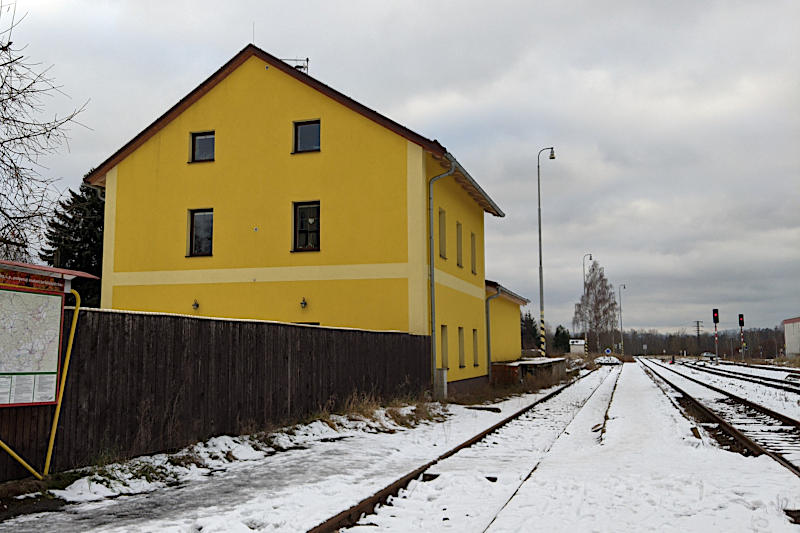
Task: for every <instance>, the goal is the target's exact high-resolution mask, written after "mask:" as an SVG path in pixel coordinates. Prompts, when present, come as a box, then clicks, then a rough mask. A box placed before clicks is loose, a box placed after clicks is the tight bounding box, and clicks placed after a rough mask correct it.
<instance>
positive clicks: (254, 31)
mask: <svg viewBox="0 0 800 533" xmlns="http://www.w3.org/2000/svg"><path fill="white" fill-rule="evenodd" d="M251 42H252V43H253V44H256V21H255V20H254V21H253V40H252V41H251Z"/></svg>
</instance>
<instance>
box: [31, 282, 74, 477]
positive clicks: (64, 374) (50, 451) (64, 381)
mask: <svg viewBox="0 0 800 533" xmlns="http://www.w3.org/2000/svg"><path fill="white" fill-rule="evenodd" d="M69 292H71V293H72V294H73V295H74V296H75V311H74V312H73V313H72V326H71V327H70V328H69V341H68V343H67V356H66V357H65V358H64V371H63V372H62V373H61V386H60V387H59V388H58V400H57V402H56V413H55V415H53V427H52V428H51V429H50V443H49V444H48V445H47V458H46V459H45V460H44V475H45V476H46V475H47V474H48V472H50V459H52V457H53V445H54V444H55V443H56V429H57V428H58V416H59V415H60V414H61V401H62V400H63V399H64V387H65V386H66V384H67V371H68V370H69V358H70V356H71V355H72V341H73V340H75V326H77V325H78V311H80V309H81V295H80V294H78V291H76V290H74V289H71V290H70V291H69ZM34 475H35V474H34ZM39 479H41V478H39Z"/></svg>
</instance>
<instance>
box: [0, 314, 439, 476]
mask: <svg viewBox="0 0 800 533" xmlns="http://www.w3.org/2000/svg"><path fill="white" fill-rule="evenodd" d="M71 319H72V312H71V311H67V313H66V315H65V317H64V324H65V334H64V338H65V339H66V337H67V334H66V332H67V331H68V329H69V323H70V320H71ZM65 344H66V341H65ZM429 354H430V337H426V336H418V335H409V334H406V333H395V332H374V331H360V330H349V329H333V328H320V327H311V326H299V325H292V324H279V323H270V322H257V321H236V320H217V319H206V318H194V317H186V316H175V315H162V314H146V313H129V312H114V311H100V310H92V309H88V310H81V312H80V317H79V320H78V328H77V332H76V336H75V344H74V347H73V354H72V362H71V363H70V368H69V374H68V379H67V385H66V389H65V393H64V403H63V407H62V412H61V417H60V420H59V428H58V435H57V437H56V446H55V452H54V456H53V467H52V471H59V470H67V469H70V468H75V467H79V466H86V465H90V464H94V463H95V462H97V460H98V459H100V458H102V457H109V456H111V457H114V458H127V457H134V456H137V455H144V454H151V453H155V452H160V451H168V450H175V449H178V448H181V447H183V446H186V445H189V444H191V443H194V442H198V441H202V440H204V439H207V438H209V437H212V436H215V435H222V434H230V435H237V434H244V433H250V432H255V431H258V430H261V429H264V428H267V427H270V426H271V425H275V424H279V423H281V422H282V421H286V420H291V419H295V418H298V417H302V416H305V415H308V414H311V413H314V412H315V411H318V410H320V409H321V408H322V407H325V406H328V407H336V406H338V405H341V404H342V403H343V402H344V401H346V400H347V399H348V398H349V397H350V396H351V395H353V394H355V393H372V394H375V395H376V396H378V397H383V398H385V397H388V396H391V395H395V394H405V393H412V394H413V393H417V392H419V391H421V390H422V389H424V388H427V387H429V384H430V360H429V357H430V356H429ZM54 410H55V407H54V406H33V407H5V408H0V439H2V440H3V441H5V442H6V443H7V444H9V445H10V446H11V447H12V448H13V449H14V450H15V451H17V453H19V454H20V455H21V456H22V457H23V458H25V459H26V460H27V461H28V462H29V463H30V464H31V465H32V466H34V468H36V469H38V470H40V471H41V469H42V467H43V464H44V458H45V453H46V449H47V439H48V435H49V431H50V424H51V423H52V416H53V412H54ZM28 475H29V474H28V472H27V471H26V470H25V469H23V468H22V467H21V466H20V465H19V464H18V463H17V462H16V461H14V460H13V459H12V458H11V457H9V456H8V455H7V454H6V453H5V452H3V451H2V450H0V481H5V480H11V479H19V478H23V477H27V476H28Z"/></svg>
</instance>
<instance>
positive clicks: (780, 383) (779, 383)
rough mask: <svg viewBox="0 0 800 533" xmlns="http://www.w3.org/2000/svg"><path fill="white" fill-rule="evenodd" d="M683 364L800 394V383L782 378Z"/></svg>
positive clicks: (695, 368)
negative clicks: (788, 381) (796, 383)
mask: <svg viewBox="0 0 800 533" xmlns="http://www.w3.org/2000/svg"><path fill="white" fill-rule="evenodd" d="M682 364H683V365H684V366H687V367H689V368H692V369H694V370H699V371H701V372H707V373H709V374H716V375H718V376H723V377H726V378H734V379H739V380H741V381H749V382H750V383H757V384H759V385H764V386H765V387H769V388H771V389H779V390H784V391H786V392H793V393H795V394H800V385H792V384H791V383H787V382H786V381H784V380H782V379H777V378H771V377H767V376H758V375H755V374H742V373H741V372H736V371H733V370H726V369H723V368H709V367H708V366H706V365H698V364H697V363H682Z"/></svg>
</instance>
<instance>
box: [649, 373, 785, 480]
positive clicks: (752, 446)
mask: <svg viewBox="0 0 800 533" xmlns="http://www.w3.org/2000/svg"><path fill="white" fill-rule="evenodd" d="M639 361H640V362H641V364H642V365H643V366H644V367H645V368H646V369H648V370H649V371H650V372H651V373H653V374H655V375H656V376H658V377H659V379H661V380H662V381H663V382H664V383H666V384H667V385H669V386H670V387H672V388H673V389H675V390H676V391H678V392H679V393H680V394H681V395H682V396H683V397H684V398H685V399H686V400H687V401H689V403H691V404H692V405H693V406H694V407H696V408H697V409H698V410H700V411H701V412H702V413H703V414H705V415H706V416H708V417H709V418H710V419H711V420H713V421H714V423H716V424H718V425H719V427H720V428H722V429H723V430H724V431H725V433H727V434H728V435H729V436H731V437H732V438H733V439H734V440H735V441H736V442H738V443H739V444H740V445H742V446H743V447H744V448H746V449H747V450H749V451H750V452H751V453H753V454H754V455H767V456H769V457H771V458H772V459H774V460H775V461H777V462H778V463H779V464H781V465H782V466H783V467H785V468H786V469H788V470H789V471H790V472H792V473H793V474H794V475H796V476H798V477H800V466H798V465H795V464H793V463H790V462H789V461H787V460H786V459H784V458H783V457H782V456H781V455H779V454H777V453H775V452H772V451H770V450H768V449H767V448H764V447H763V446H761V445H760V444H758V443H757V442H755V441H754V440H752V439H751V438H750V437H748V436H746V435H745V434H744V433H743V432H741V431H739V430H738V429H736V428H735V427H733V426H732V425H731V424H730V423H729V422H728V421H726V420H725V419H724V418H722V417H721V416H719V415H718V414H717V413H715V412H714V411H712V410H711V409H709V408H708V407H706V406H705V405H703V404H702V403H700V401H699V400H697V399H696V398H694V397H693V396H692V395H690V394H688V393H687V392H686V391H685V390H683V389H682V388H681V387H679V386H678V385H676V384H675V383H673V382H672V381H670V380H668V379H667V378H666V377H664V376H663V375H662V374H661V373H659V372H658V371H657V370H656V369H655V368H654V367H653V366H650V365H651V364H654V362H653V361H647V363H645V362H644V360H643V359H641V358H640V359H639ZM655 365H656V366H660V367H662V368H665V369H667V370H671V371H672V372H675V373H676V374H678V375H679V376H681V377H682V378H686V379H688V380H690V381H694V382H696V383H698V384H699V385H702V386H705V387H708V388H710V389H712V390H714V391H716V392H720V393H722V394H723V395H729V396H731V397H732V398H734V399H735V398H738V397H737V396H735V395H732V394H729V393H727V392H725V391H721V390H719V389H716V388H715V387H711V386H709V385H707V384H705V383H702V382H700V381H697V380H695V379H692V378H690V377H687V376H684V375H683V374H681V373H679V372H676V371H675V370H672V369H671V368H669V367H666V366H664V365H661V364H658V363H655ZM747 403H748V404H750V403H751V402H747ZM748 407H750V405H748ZM757 410H758V409H757ZM789 420H792V419H791V418H790V419H789ZM795 422H797V421H795Z"/></svg>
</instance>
